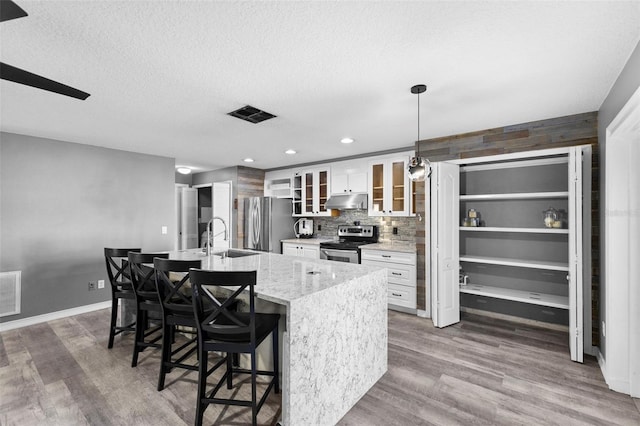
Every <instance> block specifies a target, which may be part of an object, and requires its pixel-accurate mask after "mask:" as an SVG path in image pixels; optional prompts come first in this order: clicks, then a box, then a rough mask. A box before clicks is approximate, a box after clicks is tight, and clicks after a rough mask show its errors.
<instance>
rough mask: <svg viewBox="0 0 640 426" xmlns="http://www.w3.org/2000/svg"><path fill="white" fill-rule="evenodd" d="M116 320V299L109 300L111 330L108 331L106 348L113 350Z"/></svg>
mask: <svg viewBox="0 0 640 426" xmlns="http://www.w3.org/2000/svg"><path fill="white" fill-rule="evenodd" d="M117 318H118V299H116V298H115V297H112V298H111V328H110V329H109V344H108V345H107V348H109V349H111V348H113V338H114V337H115V335H116V320H117Z"/></svg>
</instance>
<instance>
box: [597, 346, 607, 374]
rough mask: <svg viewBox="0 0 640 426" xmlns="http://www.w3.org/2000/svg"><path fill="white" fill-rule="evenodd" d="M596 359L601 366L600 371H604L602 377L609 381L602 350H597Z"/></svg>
mask: <svg viewBox="0 0 640 426" xmlns="http://www.w3.org/2000/svg"><path fill="white" fill-rule="evenodd" d="M596 352H597V353H596V359H597V360H598V365H599V366H600V371H602V376H603V377H604V380H605V381H607V364H606V362H605V359H604V357H603V356H602V352H600V349H597V348H596Z"/></svg>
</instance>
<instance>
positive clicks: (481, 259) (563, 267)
mask: <svg viewBox="0 0 640 426" xmlns="http://www.w3.org/2000/svg"><path fill="white" fill-rule="evenodd" d="M460 261H461V262H473V263H484V264H490V265H503V266H516V267H520V268H532V269H544V270H547V271H567V272H568V271H569V264H568V263H562V262H541V261H535V260H525V259H507V258H499V257H485V256H460Z"/></svg>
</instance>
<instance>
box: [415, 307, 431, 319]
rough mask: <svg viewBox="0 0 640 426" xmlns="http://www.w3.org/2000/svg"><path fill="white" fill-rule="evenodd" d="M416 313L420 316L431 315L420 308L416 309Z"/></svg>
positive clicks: (426, 316) (428, 316)
mask: <svg viewBox="0 0 640 426" xmlns="http://www.w3.org/2000/svg"><path fill="white" fill-rule="evenodd" d="M427 306H428V305H427ZM416 315H417V316H419V317H420V318H431V316H430V315H429V312H427V311H423V310H422V309H418V312H416Z"/></svg>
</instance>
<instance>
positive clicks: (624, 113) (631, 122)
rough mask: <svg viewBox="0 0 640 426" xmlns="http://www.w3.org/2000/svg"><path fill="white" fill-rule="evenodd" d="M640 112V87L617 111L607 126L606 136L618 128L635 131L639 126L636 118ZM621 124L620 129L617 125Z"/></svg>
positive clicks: (639, 122) (639, 123)
mask: <svg viewBox="0 0 640 426" xmlns="http://www.w3.org/2000/svg"><path fill="white" fill-rule="evenodd" d="M639 112H640V87H638V89H636V91H635V92H634V93H633V95H631V97H630V98H629V100H628V101H627V103H626V104H625V106H624V107H622V110H620V112H618V115H616V118H614V119H613V121H611V123H610V124H609V125H608V126H607V137H608V136H610V135H611V134H613V133H615V132H616V131H618V130H622V131H624V132H628V133H630V132H633V131H637V130H638V128H640V121H639V120H638V119H637V118H636V117H638V113H639ZM620 126H622V128H621V129H619V127H620Z"/></svg>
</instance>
